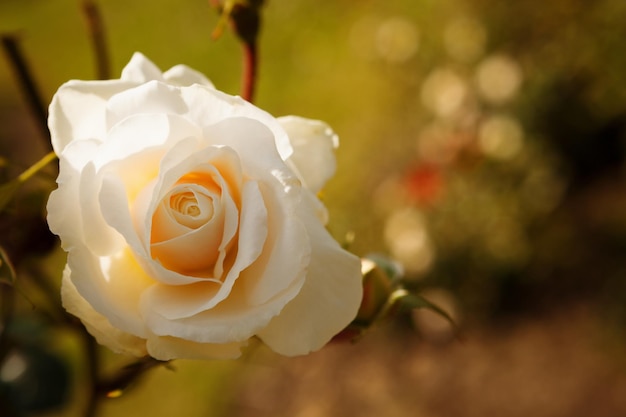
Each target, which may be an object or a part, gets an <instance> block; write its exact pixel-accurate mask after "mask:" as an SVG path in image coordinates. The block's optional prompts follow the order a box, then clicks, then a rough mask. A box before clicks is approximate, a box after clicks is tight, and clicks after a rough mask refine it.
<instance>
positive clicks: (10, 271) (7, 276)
mask: <svg viewBox="0 0 626 417" xmlns="http://www.w3.org/2000/svg"><path fill="white" fill-rule="evenodd" d="M15 278H16V275H15V268H13V264H12V263H11V261H10V260H9V257H8V255H7V253H6V252H5V251H4V249H2V248H1V247H0V284H5V285H9V286H11V287H12V286H13V285H14V284H15Z"/></svg>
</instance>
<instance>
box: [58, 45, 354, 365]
mask: <svg viewBox="0 0 626 417" xmlns="http://www.w3.org/2000/svg"><path fill="white" fill-rule="evenodd" d="M49 126H50V131H51V134H52V144H53V147H54V150H55V152H56V154H57V155H58V156H59V161H60V162H59V163H60V173H59V177H58V180H57V182H58V189H57V190H55V191H54V192H53V193H52V194H51V196H50V200H49V202H48V223H49V225H50V229H51V230H52V231H53V232H54V233H56V234H57V235H59V236H60V238H61V243H62V247H63V248H64V249H65V250H66V251H67V252H68V259H67V266H66V268H65V272H64V276H63V284H62V299H63V304H64V306H65V308H66V309H67V310H68V311H69V312H70V313H72V314H74V315H76V316H78V317H79V318H80V319H81V320H82V321H83V323H84V324H85V326H86V327H87V329H88V330H89V331H90V332H91V333H92V334H93V335H94V336H95V337H96V338H97V340H98V341H99V342H100V343H102V344H104V345H106V346H108V347H110V348H111V349H113V350H114V351H117V352H125V353H130V354H134V355H145V354H148V355H151V356H153V357H155V358H157V359H161V360H167V359H173V358H232V357H237V356H239V355H240V350H241V348H242V347H243V346H245V345H246V343H247V341H248V340H249V339H250V338H253V337H258V338H259V339H260V340H262V341H263V342H264V343H265V344H266V345H268V346H269V347H270V348H271V349H273V350H274V351H276V352H278V353H280V354H284V355H300V354H306V353H308V352H310V351H313V350H316V349H319V348H320V347H322V346H323V345H324V344H325V343H327V342H328V341H329V340H330V339H331V338H332V337H333V336H334V335H335V334H336V333H338V332H339V331H341V330H342V329H343V328H344V327H346V326H347V325H348V324H349V323H350V321H351V320H352V319H353V318H354V316H355V315H356V312H357V309H358V307H359V304H360V301H361V295H362V288H361V274H360V262H359V259H358V258H357V257H355V256H353V255H351V254H350V253H348V252H346V251H344V250H343V249H342V248H341V247H340V246H339V245H338V244H337V242H335V241H334V240H333V239H332V237H331V236H330V235H329V233H328V232H327V231H326V229H325V227H324V223H325V218H326V211H325V210H324V207H323V205H322V204H321V203H320V201H319V200H318V199H317V197H316V196H315V194H314V193H315V192H317V191H319V189H320V188H321V186H322V185H323V184H324V182H325V181H326V180H327V179H328V178H329V177H330V176H331V175H332V174H333V172H334V156H333V148H334V147H335V146H336V144H337V142H336V137H335V135H334V133H333V132H332V130H330V128H329V127H328V126H327V125H325V124H324V123H322V122H318V121H311V120H306V119H302V118H297V117H286V118H274V117H272V116H271V115H269V114H268V113H266V112H264V111H262V110H260V109H259V108H257V107H255V106H253V105H252V104H250V103H248V102H246V101H244V100H242V99H241V98H239V97H233V96H229V95H227V94H224V93H222V92H220V91H217V90H216V89H215V88H213V86H212V85H211V84H210V82H209V81H208V80H207V79H206V78H205V77H204V76H203V75H202V74H200V73H198V72H196V71H193V70H191V69H190V68H187V67H185V66H176V67H174V68H172V69H170V70H169V71H167V72H165V73H161V71H160V70H159V69H158V68H157V67H156V66H155V65H154V64H153V63H152V62H150V61H149V60H148V59H147V58H145V57H144V56H143V55H141V54H135V55H134V56H133V58H132V59H131V61H130V62H129V63H128V65H127V66H126V67H125V68H124V70H123V72H122V76H121V79H119V80H108V81H70V82H68V83H66V84H64V85H63V86H61V88H60V89H59V91H58V92H57V93H56V95H55V96H54V98H53V100H52V104H51V105H50V118H49Z"/></svg>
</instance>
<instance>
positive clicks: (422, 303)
mask: <svg viewBox="0 0 626 417" xmlns="http://www.w3.org/2000/svg"><path fill="white" fill-rule="evenodd" d="M398 304H399V306H400V308H402V309H404V310H414V309H417V308H427V309H429V310H431V311H433V312H435V313H437V314H439V315H440V316H441V317H443V318H444V319H446V320H448V321H449V322H450V324H451V325H452V327H454V329H455V330H457V326H456V323H455V322H454V319H452V317H451V316H450V315H449V314H448V313H447V312H446V311H445V310H444V309H442V308H441V307H439V306H438V305H437V304H435V303H433V302H431V301H428V300H427V299H426V298H424V297H422V296H421V295H418V294H411V293H409V292H407V293H406V294H405V295H404V296H403V297H402V298H400V299H398Z"/></svg>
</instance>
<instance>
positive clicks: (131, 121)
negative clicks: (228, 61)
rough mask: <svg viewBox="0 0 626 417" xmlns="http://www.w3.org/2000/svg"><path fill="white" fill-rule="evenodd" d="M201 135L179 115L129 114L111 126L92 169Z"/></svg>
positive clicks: (195, 127)
mask: <svg viewBox="0 0 626 417" xmlns="http://www.w3.org/2000/svg"><path fill="white" fill-rule="evenodd" d="M201 134H202V131H201V130H200V129H199V128H198V127H197V126H195V125H193V124H192V123H189V121H187V120H185V119H184V118H182V117H180V116H176V115H167V114H158V113H142V114H135V115H130V116H128V117H126V118H124V119H123V120H121V121H120V122H119V123H117V124H115V125H113V126H112V127H111V129H110V131H109V132H108V134H107V135H106V140H105V141H104V143H103V144H102V146H101V149H99V150H98V153H97V154H96V155H92V158H93V160H94V164H95V165H96V167H97V168H98V169H101V168H102V167H103V166H105V165H106V164H107V163H109V162H111V161H119V160H124V159H126V158H128V157H130V156H131V155H135V154H141V153H143V152H145V151H149V150H150V149H151V148H156V147H162V148H163V149H164V150H165V149H168V148H171V147H172V146H174V145H175V144H176V143H177V142H179V141H181V140H183V139H187V138H198V137H199V136H200V135H201ZM140 157H141V155H140ZM155 168H156V166H155ZM139 174H142V173H139ZM141 176H142V177H144V175H141ZM129 177H130V178H132V177H133V176H129ZM124 179H127V178H124Z"/></svg>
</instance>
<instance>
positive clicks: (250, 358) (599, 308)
mask: <svg viewBox="0 0 626 417" xmlns="http://www.w3.org/2000/svg"><path fill="white" fill-rule="evenodd" d="M80 3H81V2H79V1H78V0H0V33H2V35H5V36H7V35H10V36H11V37H15V39H18V40H19V46H20V48H21V49H22V51H23V53H24V55H25V57H26V59H27V62H28V64H29V68H30V70H31V72H32V74H33V76H34V79H35V81H36V83H37V86H38V88H39V90H40V92H41V95H42V97H43V98H44V99H45V100H46V101H47V102H49V100H50V99H51V97H52V95H53V94H54V92H55V91H56V89H57V88H58V86H59V85H61V84H62V83H63V82H65V81H67V80H68V79H92V78H94V77H95V69H94V68H95V67H94V57H93V50H92V48H91V45H90V39H89V36H88V35H87V25H86V22H85V19H84V15H83V14H82V12H81V8H80ZM98 4H99V6H100V10H101V13H102V16H103V19H104V23H105V29H106V40H107V44H108V48H109V50H110V52H111V64H112V68H113V71H112V74H113V76H114V77H117V76H118V75H119V72H120V71H121V68H122V67H123V66H124V64H125V63H126V62H127V61H128V60H129V59H130V56H131V55H132V53H133V52H135V51H141V52H142V53H144V54H145V55H146V56H147V57H149V58H150V59H151V60H153V61H154V62H155V63H156V64H157V65H159V67H161V69H163V70H165V69H167V68H169V67H171V66H173V65H176V64H179V63H184V64H187V65H189V66H191V67H192V68H195V69H197V70H199V71H201V72H203V73H204V74H206V75H207V76H208V77H209V78H210V79H211V80H212V81H213V83H214V84H215V85H216V86H217V88H219V89H221V90H223V91H225V92H228V93H231V94H237V92H238V91H239V83H240V67H241V50H240V45H239V43H238V41H237V40H236V39H235V37H234V36H233V35H232V34H231V33H229V32H228V31H226V32H225V33H224V34H223V35H222V36H221V37H220V39H218V40H213V39H212V38H211V34H212V33H213V30H214V28H215V27H216V25H217V23H218V15H217V13H216V11H215V10H214V9H212V8H211V7H210V6H209V4H208V2H207V1H201V0H177V1H174V0H153V1H150V2H147V1H122V0H102V1H100V2H99V3H98ZM262 16H263V23H262V31H261V37H260V45H259V48H260V62H259V81H258V85H257V95H256V100H255V104H257V105H258V106H259V107H261V108H263V109H265V110H267V111H269V112H270V113H272V114H273V115H276V116H281V115H286V114H296V115H301V116H305V117H309V118H316V119H322V120H324V121H326V122H328V123H329V124H330V125H331V126H332V127H333V128H334V129H335V131H336V132H337V133H338V134H339V137H340V140H341V146H340V148H339V149H338V152H337V157H338V171H337V174H336V176H335V177H334V178H333V179H332V180H331V182H330V184H329V186H328V187H327V189H326V190H325V191H324V194H323V195H322V199H323V201H324V202H325V204H326V205H327V206H328V208H329V211H330V219H331V221H330V225H329V227H330V230H331V231H332V233H333V235H334V236H335V237H336V238H337V239H338V240H340V241H342V242H346V244H347V245H349V246H348V247H349V248H350V250H351V251H353V252H354V253H356V254H358V255H361V256H364V255H367V254H370V253H381V254H386V255H389V256H391V257H392V258H394V259H396V260H398V261H399V262H400V263H402V264H403V265H404V268H405V270H406V274H407V277H408V278H409V279H410V282H411V286H412V287H414V288H415V289H418V290H419V291H421V293H422V294H424V295H425V296H427V297H428V298H430V299H431V300H432V301H435V302H437V303H439V304H440V305H441V306H442V307H443V308H444V309H446V310H447V311H449V312H450V313H451V315H452V316H453V317H454V318H455V320H456V322H457V323H458V325H459V327H460V329H461V330H460V333H459V334H457V335H456V336H455V335H454V334H453V332H452V331H451V329H450V327H449V325H448V324H447V323H446V322H445V320H443V319H441V318H439V317H437V316H436V315H434V314H431V313H430V312H428V311H419V312H416V313H415V314H412V315H410V316H408V317H402V318H399V319H397V320H395V321H393V322H390V323H386V324H384V325H381V326H378V327H375V328H373V329H372V330H371V331H369V332H367V333H366V334H365V335H364V337H363V338H362V339H361V340H360V341H359V342H358V343H356V344H354V345H350V344H336V345H331V346H328V347H327V348H325V349H324V350H322V351H321V352H318V353H315V354H312V355H309V356H307V357H302V358H291V359H290V358H279V357H276V356H275V355H272V354H271V353H269V352H267V351H265V350H263V349H262V348H259V349H256V350H253V351H252V352H251V353H249V354H248V355H247V356H246V357H245V358H244V359H242V360H239V361H237V362H190V361H176V362H174V363H173V364H172V366H171V367H172V368H173V369H167V368H164V367H161V368H158V369H155V370H153V371H151V372H150V373H148V374H147V375H146V377H145V378H143V379H141V380H140V381H139V384H138V385H137V386H134V387H131V388H129V389H128V390H127V392H125V393H124V395H122V396H121V397H120V398H116V399H112V400H110V401H107V402H106V403H105V405H104V407H103V408H102V415H103V416H119V415H135V414H137V413H142V414H145V415H151V416H154V417H160V416H170V415H181V416H189V417H196V416H268V417H269V416H306V417H314V416H345V415H354V416H381V415H382V416H387V417H393V416H409V415H411V416H413V415H415V416H424V417H430V416H432V417H438V416H452V417H454V416H459V417H460V416H467V417H472V416H485V415H498V416H530V415H532V416H537V417H541V416H546V417H547V416H550V417H554V416H564V417H565V416H568V417H572V416H573V417H576V416H589V415H593V416H607V417H609V416H615V415H624V414H626V372H625V371H626V361H625V359H624V354H623V353H624V348H625V345H626V344H625V342H626V331H625V329H626V307H624V305H625V303H624V301H625V300H626V170H625V168H626V167H625V159H624V157H625V155H626V148H625V145H626V142H625V140H626V54H624V48H625V46H626V44H625V41H624V39H626V24H625V23H626V3H625V2H623V1H622V0H596V1H594V2H589V1H584V0H552V1H550V2H539V1H526V2H501V1H496V0H386V1H374V0H361V1H353V0H335V1H326V2H320V1H314V0H293V1H285V0H274V1H268V2H267V5H266V7H264V9H263V12H262ZM3 58H5V59H2V60H0V156H1V159H0V162H1V166H0V174H1V176H2V178H3V179H4V180H8V179H9V178H13V177H15V176H16V175H17V174H19V173H20V172H21V171H23V170H24V169H25V168H27V167H28V166H30V165H31V164H33V163H34V162H35V161H37V160H38V159H39V158H41V157H42V156H43V155H44V154H45V153H46V152H47V151H48V150H47V149H46V147H45V141H43V140H42V133H41V131H40V130H39V126H38V124H37V122H36V117H35V116H34V115H33V114H32V112H31V111H30V110H29V107H28V105H27V102H26V100H25V98H24V95H23V94H22V91H21V90H20V88H19V85H18V82H17V80H16V76H15V73H14V72H13V71H12V67H11V65H10V62H9V60H8V59H6V58H7V56H6V55H4V56H3ZM53 179H54V177H53V176H52V174H51V173H50V175H48V176H46V175H42V176H40V177H38V178H37V179H36V180H34V181H33V182H32V183H31V184H29V187H28V188H26V189H24V190H22V194H21V195H22V197H24V196H26V197H27V198H22V199H21V200H20V201H22V202H23V203H21V205H18V206H12V207H11V208H10V210H7V212H5V213H3V214H2V218H1V219H0V244H1V245H2V246H3V247H4V248H5V249H7V251H9V252H11V253H17V254H19V253H20V251H24V249H23V248H24V246H25V245H31V247H29V249H28V251H27V252H29V253H30V252H33V249H32V245H33V242H34V241H33V238H32V236H38V239H36V242H37V244H40V245H41V247H42V249H41V252H40V253H41V254H44V253H45V256H44V255H41V256H38V257H35V258H33V257H32V254H31V257H27V258H24V259H20V262H19V263H18V264H17V265H16V266H17V267H18V272H19V274H20V276H24V277H25V278H24V279H23V280H21V284H20V285H21V291H22V292H23V294H24V298H23V299H20V301H19V315H18V317H19V321H18V324H19V326H18V327H19V329H18V333H19V332H20V331H21V332H22V333H23V335H22V336H23V341H24V343H25V344H26V345H29V346H34V347H36V348H37V349H36V350H37V352H38V353H37V354H38V355H41V356H42V357H47V355H52V356H53V357H54V358H56V359H55V360H57V361H60V362H59V363H61V364H62V367H61V370H59V369H57V368H54V367H53V368H51V370H49V372H48V373H45V375H47V376H46V377H45V378H44V379H41V377H38V378H35V379H32V380H30V381H27V382H25V387H29V389H34V390H35V391H36V390H37V389H39V390H40V391H41V390H42V388H41V386H47V385H46V382H51V383H52V386H57V387H63V386H67V387H69V390H70V391H69V394H68V395H69V397H67V401H64V402H63V404H62V405H61V408H56V409H47V408H46V407H41V408H40V410H42V411H38V412H37V413H35V415H42V416H72V415H78V414H77V413H78V410H80V407H81V394H80V393H81V379H80V378H81V371H82V370H81V368H80V367H81V362H80V360H79V358H78V357H79V356H80V355H79V354H80V352H79V347H78V341H76V340H74V338H73V336H72V335H71V334H69V333H68V332H66V331H63V330H56V329H54V328H50V327H48V326H47V325H46V322H45V320H44V321H42V320H41V318H40V314H38V313H39V312H38V310H37V307H36V306H37V305H38V302H42V303H43V302H45V301H43V300H44V298H45V297H43V296H42V294H40V292H41V290H40V289H41V285H35V284H34V283H33V282H32V281H33V279H34V278H33V277H34V276H37V275H38V273H37V274H36V273H34V272H33V271H34V270H37V271H45V272H46V275H47V276H49V277H52V278H53V280H52V281H50V282H48V284H49V287H50V291H53V290H54V289H55V288H58V282H59V281H60V271H61V268H62V265H63V254H62V253H61V251H60V250H59V249H58V248H57V249H55V250H52V252H49V251H48V249H49V248H50V247H51V245H52V244H53V242H54V239H53V238H52V237H49V236H48V235H47V229H46V227H45V220H44V218H45V217H44V216H45V213H43V212H40V211H39V208H40V207H41V204H40V202H41V200H42V199H45V198H46V196H47V194H46V193H49V191H50V190H51V189H52V188H53V186H54V185H53V184H54V183H53ZM29 202H30V203H29ZM33 207H37V209H36V210H35V209H33ZM25 236H28V238H26V237H25ZM18 257H19V256H18ZM39 275H40V274H39ZM31 302H32V303H31ZM33 305H34V306H33ZM20 326H21V327H20ZM105 355H107V364H108V366H110V368H111V369H114V368H116V367H119V366H120V364H123V363H125V362H127V361H128V360H127V358H123V357H119V356H116V355H113V354H109V353H105ZM42 363H43V362H42ZM55 363H56V362H55ZM42 366H43V365H42ZM64 367H69V368H67V369H70V370H71V372H70V373H69V374H66V373H65V372H64V371H63V369H66V368H64ZM68 375H71V376H72V378H73V379H71V380H70V381H65V377H67V376H68ZM0 377H3V378H5V377H6V373H5V375H4V376H3V375H2V374H1V373H0ZM66 382H67V385H66ZM33 387H34V388H33ZM38 387H39V388H38ZM47 389H48V390H49V389H50V388H47ZM27 391H28V390H27ZM24 392H26V391H24ZM25 395H26V394H25Z"/></svg>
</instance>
